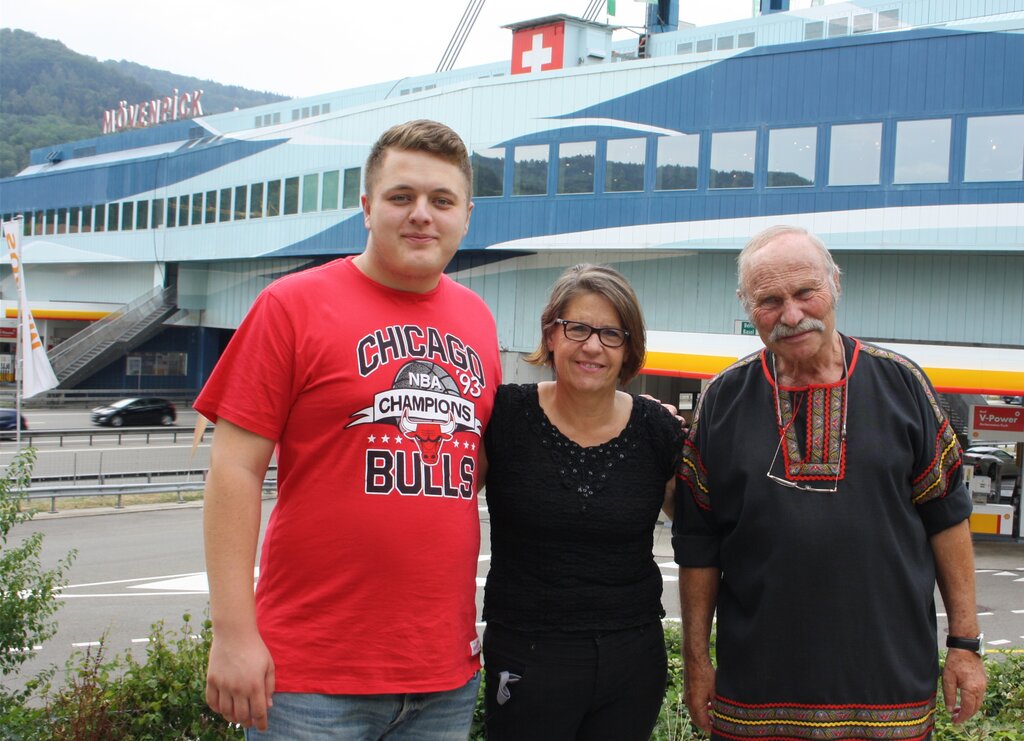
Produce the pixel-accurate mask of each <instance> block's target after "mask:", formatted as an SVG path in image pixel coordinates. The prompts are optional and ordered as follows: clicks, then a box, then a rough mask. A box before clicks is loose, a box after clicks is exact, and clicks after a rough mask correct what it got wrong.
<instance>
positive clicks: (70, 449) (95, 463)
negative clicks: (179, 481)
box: [0, 405, 211, 484]
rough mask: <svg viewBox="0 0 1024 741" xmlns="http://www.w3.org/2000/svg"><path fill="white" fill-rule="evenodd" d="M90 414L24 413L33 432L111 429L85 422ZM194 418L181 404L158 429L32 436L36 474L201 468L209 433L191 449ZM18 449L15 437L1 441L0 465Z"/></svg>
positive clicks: (206, 457) (206, 458)
mask: <svg viewBox="0 0 1024 741" xmlns="http://www.w3.org/2000/svg"><path fill="white" fill-rule="evenodd" d="M89 414H90V412H89V410H88V409H62V410H39V411H34V410H29V411H28V412H27V413H26V415H25V417H26V421H27V423H28V427H29V429H30V430H32V431H34V432H38V431H41V430H45V431H50V430H69V429H83V430H100V431H104V430H106V429H109V428H100V427H98V426H96V425H93V424H92V423H91V422H90V421H89ZM196 416H197V415H196V412H194V411H192V410H191V409H185V408H182V407H181V406H180V405H179V409H178V420H177V423H176V424H175V425H174V426H172V427H167V428H161V429H160V430H159V431H157V432H151V433H146V432H143V431H141V430H139V429H138V428H132V427H124V428H121V430H119V431H118V432H119V434H116V435H104V434H99V435H96V436H94V437H92V438H91V439H90V438H89V437H66V438H63V439H58V438H56V437H53V438H40V439H37V440H33V445H34V446H35V447H36V450H37V457H36V465H35V468H34V475H36V476H77V477H81V478H82V479H83V480H86V479H94V478H95V477H96V476H98V475H99V474H101V473H102V474H111V473H128V472H139V473H146V472H151V471H181V470H189V469H202V468H205V467H207V466H208V465H209V442H210V438H211V435H210V434H207V435H206V437H205V438H204V440H205V442H203V443H201V444H200V446H199V447H198V448H197V449H196V451H195V452H194V453H193V451H192V434H191V432H192V430H193V429H194V427H195V423H196ZM175 433H177V434H175ZM147 435H148V439H147ZM16 450H17V446H16V445H15V443H14V441H11V440H6V441H3V442H0V465H3V466H6V465H7V464H8V463H9V462H10V460H11V458H12V457H13V456H14V454H15V452H16ZM165 480H167V479H165ZM112 481H113V480H112ZM67 483H68V484H70V483H71V482H70V481H69V482H67ZM90 483H92V481H90Z"/></svg>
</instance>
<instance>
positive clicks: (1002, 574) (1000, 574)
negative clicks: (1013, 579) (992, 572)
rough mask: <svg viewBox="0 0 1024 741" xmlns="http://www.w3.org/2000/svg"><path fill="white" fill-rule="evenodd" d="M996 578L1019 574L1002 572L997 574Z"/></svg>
mask: <svg viewBox="0 0 1024 741" xmlns="http://www.w3.org/2000/svg"><path fill="white" fill-rule="evenodd" d="M996 576H1017V572H1015V571H1000V572H998V573H997V574H996Z"/></svg>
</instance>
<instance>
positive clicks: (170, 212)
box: [167, 196, 178, 229]
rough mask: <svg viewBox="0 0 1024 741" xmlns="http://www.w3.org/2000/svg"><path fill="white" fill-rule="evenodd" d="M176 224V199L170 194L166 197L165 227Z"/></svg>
mask: <svg viewBox="0 0 1024 741" xmlns="http://www.w3.org/2000/svg"><path fill="white" fill-rule="evenodd" d="M177 225H178V199H177V197H175V196H171V197H170V198H168V199H167V228H168V229H170V228H171V227H174V226H177Z"/></svg>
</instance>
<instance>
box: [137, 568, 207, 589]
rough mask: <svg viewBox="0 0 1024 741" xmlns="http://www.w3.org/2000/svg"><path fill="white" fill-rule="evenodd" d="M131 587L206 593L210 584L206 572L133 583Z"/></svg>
mask: <svg viewBox="0 0 1024 741" xmlns="http://www.w3.org/2000/svg"><path fill="white" fill-rule="evenodd" d="M128 588H129V589H166V590H168V591H178V592H195V593H197V594H198V593H206V592H209V591H210V585H209V583H208V582H207V580H206V572H202V571H200V572H199V573H196V574H187V575H185V576H179V577H176V578H172V579H162V580H160V581H150V582H146V583H145V584H133V585H132V586H130V587H128Z"/></svg>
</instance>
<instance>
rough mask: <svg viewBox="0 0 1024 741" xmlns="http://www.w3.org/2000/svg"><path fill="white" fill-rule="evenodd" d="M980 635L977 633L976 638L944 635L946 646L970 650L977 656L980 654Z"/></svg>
mask: <svg viewBox="0 0 1024 741" xmlns="http://www.w3.org/2000/svg"><path fill="white" fill-rule="evenodd" d="M982 637H983V635H981V634H979V635H978V636H977V637H976V638H960V637H959V636H946V648H959V649H962V650H964V651H971V652H972V653H976V654H978V655H979V656H980V655H981V654H982V643H981V641H982Z"/></svg>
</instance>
